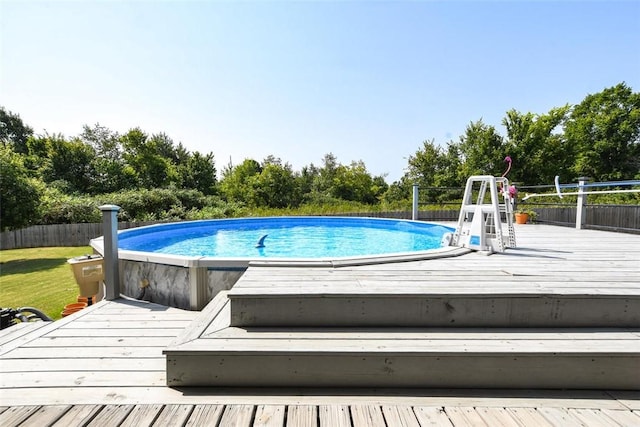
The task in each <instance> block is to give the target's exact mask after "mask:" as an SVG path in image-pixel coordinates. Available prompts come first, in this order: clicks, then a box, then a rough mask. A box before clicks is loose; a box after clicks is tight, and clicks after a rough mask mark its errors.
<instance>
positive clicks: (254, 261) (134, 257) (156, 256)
mask: <svg viewBox="0 0 640 427" xmlns="http://www.w3.org/2000/svg"><path fill="white" fill-rule="evenodd" d="M288 219H294V220H300V219H303V220H305V221H313V220H321V221H336V222H338V221H348V222H369V223H371V222H376V223H378V224H383V223H385V222H386V223H399V222H400V223H407V224H419V225H420V226H421V227H423V226H426V225H434V226H440V227H444V228H446V229H448V230H449V232H453V231H454V229H453V228H452V227H451V226H449V225H445V224H440V223H436V222H426V221H414V220H407V219H396V218H374V217H353V216H275V217H274V216H269V217H244V218H224V219H208V220H196V221H179V222H170V223H160V224H153V225H147V226H143V227H136V228H129V229H125V230H119V231H118V236H125V235H126V234H128V233H146V232H150V231H151V232H152V231H153V230H156V229H159V228H165V229H166V228H179V227H185V226H186V228H195V227H198V226H201V225H203V224H211V223H212V222H225V223H234V222H235V223H241V222H242V223H245V222H251V221H256V222H257V221H269V220H279V221H282V220H285V221H286V220H288ZM90 245H91V247H92V248H93V249H95V250H96V251H97V252H99V253H101V254H104V240H103V237H102V236H101V237H98V238H96V239H92V240H91V242H90ZM467 252H468V250H467V249H465V248H459V247H453V246H445V247H440V248H435V249H428V250H422V251H409V252H396V253H382V254H370V255H355V256H346V257H330V256H329V257H319V258H275V257H274V258H272V257H211V256H184V255H173V254H162V253H155V252H144V251H134V250H128V249H122V248H119V250H118V258H119V259H120V260H128V261H141V262H151V263H158V264H165V265H173V266H180V267H206V268H209V269H229V268H230V269H246V268H247V267H248V266H250V265H263V266H267V265H270V266H292V267H296V266H298V267H299V266H311V267H330V266H334V267H335V266H350V265H369V264H381V263H390V262H405V261H419V260H426V259H434V258H444V257H451V256H457V255H462V254H464V253H467Z"/></svg>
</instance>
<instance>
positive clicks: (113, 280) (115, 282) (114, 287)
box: [100, 205, 120, 301]
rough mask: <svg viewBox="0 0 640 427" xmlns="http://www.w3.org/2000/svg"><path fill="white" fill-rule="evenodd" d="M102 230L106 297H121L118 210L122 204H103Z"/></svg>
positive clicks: (111, 299)
mask: <svg viewBox="0 0 640 427" xmlns="http://www.w3.org/2000/svg"><path fill="white" fill-rule="evenodd" d="M100 210H101V211H102V232H103V234H104V236H103V239H104V255H103V257H104V283H105V287H106V292H105V299H106V300H108V301H113V300H115V299H117V298H120V269H119V264H118V211H119V210H120V206H116V205H102V206H100Z"/></svg>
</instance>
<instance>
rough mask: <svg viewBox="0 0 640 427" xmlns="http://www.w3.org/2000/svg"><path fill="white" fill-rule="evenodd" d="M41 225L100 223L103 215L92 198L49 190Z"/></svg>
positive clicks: (43, 208) (42, 205) (42, 208)
mask: <svg viewBox="0 0 640 427" xmlns="http://www.w3.org/2000/svg"><path fill="white" fill-rule="evenodd" d="M40 209H41V212H42V214H41V217H40V221H39V223H40V224H77V223H85V222H100V220H101V214H100V210H99V209H98V205H97V204H96V202H95V201H94V200H93V198H92V197H88V196H69V195H67V194H64V193H62V192H61V191H60V190H58V189H57V188H47V189H46V190H45V191H44V196H43V197H42V203H41V206H40Z"/></svg>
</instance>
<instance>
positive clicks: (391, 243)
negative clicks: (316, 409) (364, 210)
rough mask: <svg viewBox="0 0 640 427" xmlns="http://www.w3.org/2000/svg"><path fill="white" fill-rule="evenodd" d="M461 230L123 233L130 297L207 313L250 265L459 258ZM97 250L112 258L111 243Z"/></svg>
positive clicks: (216, 223) (97, 242) (343, 225)
mask: <svg viewBox="0 0 640 427" xmlns="http://www.w3.org/2000/svg"><path fill="white" fill-rule="evenodd" d="M452 231H453V229H451V228H450V227H445V226H442V225H437V224H431V223H427V222H419V221H407V220H397V219H379V218H358V217H273V218H241V219H219V220H206V221H188V222H177V223H168V224H157V225H151V226H147V227H140V228H132V229H128V230H121V231H119V232H118V247H119V250H118V259H119V270H120V271H119V276H120V291H121V293H122V294H124V295H127V296H130V297H134V298H137V299H144V300H148V301H153V302H156V303H159V304H164V305H168V306H172V307H178V308H185V309H201V308H202V307H204V305H206V303H207V302H208V301H210V300H211V299H212V298H213V297H214V296H215V295H216V294H217V293H218V292H220V291H221V290H227V289H231V287H232V286H233V285H234V284H235V283H236V281H238V279H239V278H240V276H242V273H243V272H244V271H245V270H246V269H247V268H248V266H249V265H263V266H268V265H279V266H291V267H300V266H304V267H337V266H347V265H363V264H377V263H384V262H399V261H409V260H423V259H428V258H439V257H443V256H451V255H456V254H459V253H460V251H461V250H462V249H461V248H454V247H450V246H446V245H445V244H443V243H442V242H443V241H445V242H446V241H447V239H446V235H447V233H451V232H452ZM91 246H92V247H93V248H94V249H95V250H96V252H98V253H100V254H104V242H103V238H101V237H100V238H97V239H93V240H92V241H91Z"/></svg>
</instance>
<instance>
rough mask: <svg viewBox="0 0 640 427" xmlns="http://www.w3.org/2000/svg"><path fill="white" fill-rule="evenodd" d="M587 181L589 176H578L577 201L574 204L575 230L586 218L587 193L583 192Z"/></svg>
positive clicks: (579, 227)
mask: <svg viewBox="0 0 640 427" xmlns="http://www.w3.org/2000/svg"><path fill="white" fill-rule="evenodd" d="M587 182H589V178H587V177H584V176H583V177H580V178H578V202H577V206H576V230H581V229H582V227H583V226H584V223H585V221H586V219H587V195H586V194H584V192H585V184H586V183H587Z"/></svg>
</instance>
